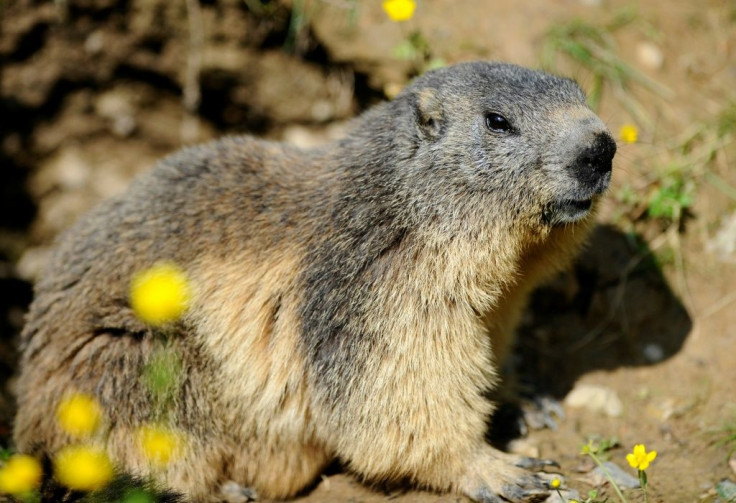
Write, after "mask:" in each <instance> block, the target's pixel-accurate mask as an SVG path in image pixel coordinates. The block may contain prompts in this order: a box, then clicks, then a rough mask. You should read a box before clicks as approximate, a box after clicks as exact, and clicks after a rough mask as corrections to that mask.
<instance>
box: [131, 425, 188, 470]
mask: <svg viewBox="0 0 736 503" xmlns="http://www.w3.org/2000/svg"><path fill="white" fill-rule="evenodd" d="M138 438H139V441H140V446H141V450H142V451H143V454H145V455H146V457H147V458H148V459H149V460H150V461H151V462H152V463H153V464H156V465H159V466H163V465H166V464H168V463H169V462H171V461H172V460H173V458H174V457H175V456H176V455H177V454H178V453H179V448H180V446H181V443H182V442H181V437H180V435H178V434H177V433H175V432H173V431H171V430H168V429H166V428H163V427H161V426H144V427H142V428H141V429H140V430H139V431H138Z"/></svg>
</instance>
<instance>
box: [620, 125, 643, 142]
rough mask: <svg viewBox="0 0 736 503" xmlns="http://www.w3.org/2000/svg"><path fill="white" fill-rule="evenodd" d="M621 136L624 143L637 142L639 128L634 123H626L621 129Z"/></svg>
mask: <svg viewBox="0 0 736 503" xmlns="http://www.w3.org/2000/svg"><path fill="white" fill-rule="evenodd" d="M619 136H621V140H622V141H623V142H624V143H636V141H637V140H638V139H639V130H638V129H637V128H636V126H634V125H633V124H624V125H623V126H621V129H620V130H619Z"/></svg>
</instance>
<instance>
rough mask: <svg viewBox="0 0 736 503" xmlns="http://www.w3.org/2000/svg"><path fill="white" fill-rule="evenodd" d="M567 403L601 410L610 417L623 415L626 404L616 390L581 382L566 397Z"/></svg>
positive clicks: (592, 409)
mask: <svg viewBox="0 0 736 503" xmlns="http://www.w3.org/2000/svg"><path fill="white" fill-rule="evenodd" d="M565 405H567V406H568V407H573V408H585V409H588V410H591V411H594V412H600V413H602V414H605V415H606V416H609V417H621V415H622V414H623V412H624V405H623V403H622V402H621V399H620V398H619V397H618V395H617V394H616V392H615V391H614V390H612V389H611V388H606V387H604V386H594V385H591V384H579V385H577V386H575V387H574V388H573V390H572V391H571V392H570V393H568V395H567V397H565Z"/></svg>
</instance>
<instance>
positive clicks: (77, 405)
mask: <svg viewBox="0 0 736 503" xmlns="http://www.w3.org/2000/svg"><path fill="white" fill-rule="evenodd" d="M56 419H57V420H58V421H59V424H60V425H61V427H62V428H63V429H64V431H66V432H67V433H69V434H70V435H72V436H75V437H84V436H89V435H91V434H92V433H94V431H95V430H96V429H97V427H98V426H99V425H100V420H101V419H102V408H101V407H100V404H98V403H97V401H96V400H95V399H94V398H93V397H91V396H90V395H85V394H82V393H75V394H73V395H69V396H67V397H66V398H64V399H63V400H62V401H61V403H59V407H58V408H57V409H56Z"/></svg>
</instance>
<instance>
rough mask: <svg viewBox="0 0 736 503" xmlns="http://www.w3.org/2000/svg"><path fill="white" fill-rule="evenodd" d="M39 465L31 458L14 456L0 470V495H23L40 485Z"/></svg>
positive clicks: (19, 455) (20, 455) (24, 455)
mask: <svg viewBox="0 0 736 503" xmlns="http://www.w3.org/2000/svg"><path fill="white" fill-rule="evenodd" d="M41 473H42V470H41V463H39V462H38V460H37V459H36V458H34V457H32V456H28V455H26V454H15V455H13V456H12V457H11V458H10V459H9V460H7V461H6V462H5V464H4V465H3V467H2V468H0V493H5V494H15V495H20V494H25V493H28V492H30V491H33V490H34V489H36V488H37V487H38V486H39V485H40V484H41Z"/></svg>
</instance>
